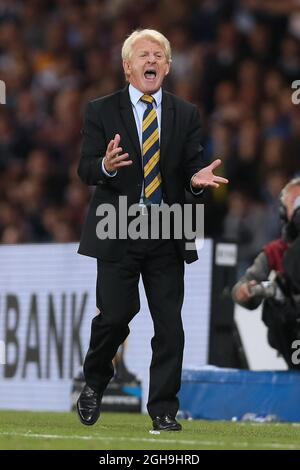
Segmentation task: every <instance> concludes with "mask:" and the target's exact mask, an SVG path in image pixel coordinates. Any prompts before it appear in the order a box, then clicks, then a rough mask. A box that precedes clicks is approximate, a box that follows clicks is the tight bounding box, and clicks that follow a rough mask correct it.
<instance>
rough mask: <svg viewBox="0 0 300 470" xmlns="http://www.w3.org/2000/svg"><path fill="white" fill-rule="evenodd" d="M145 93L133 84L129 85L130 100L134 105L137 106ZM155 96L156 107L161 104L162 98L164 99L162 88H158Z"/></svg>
mask: <svg viewBox="0 0 300 470" xmlns="http://www.w3.org/2000/svg"><path fill="white" fill-rule="evenodd" d="M143 95H144V93H143V92H141V91H140V90H138V89H137V88H135V87H134V86H133V85H131V83H130V85H129V96H130V101H131V103H132V104H133V106H136V105H137V103H138V102H139V100H140V99H141V97H142V96H143ZM152 96H153V98H154V100H155V103H156V107H157V108H158V107H159V106H160V105H161V100H162V89H161V88H160V89H159V90H157V91H156V92H155V93H153V95H152Z"/></svg>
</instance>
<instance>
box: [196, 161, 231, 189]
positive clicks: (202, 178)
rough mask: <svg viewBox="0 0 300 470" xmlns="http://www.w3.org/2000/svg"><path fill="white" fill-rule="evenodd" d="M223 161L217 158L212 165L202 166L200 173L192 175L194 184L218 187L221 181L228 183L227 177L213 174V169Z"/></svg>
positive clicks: (203, 186)
mask: <svg viewBox="0 0 300 470" xmlns="http://www.w3.org/2000/svg"><path fill="white" fill-rule="evenodd" d="M221 163H222V162H221V160H220V158H217V160H214V161H213V162H212V163H211V164H210V165H208V166H206V167H204V168H202V170H199V171H198V173H195V174H194V176H193V177H192V186H193V187H194V188H206V187H207V186H211V187H213V188H218V187H219V186H220V183H224V184H227V183H228V179H227V178H223V177H222V176H216V175H214V174H213V170H214V169H215V168H218V166H220V165H221Z"/></svg>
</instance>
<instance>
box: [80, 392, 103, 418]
mask: <svg viewBox="0 0 300 470" xmlns="http://www.w3.org/2000/svg"><path fill="white" fill-rule="evenodd" d="M101 400H102V393H97V392H94V390H92V389H91V388H90V387H89V386H88V385H85V386H84V388H83V390H82V392H81V394H80V396H79V398H78V401H77V413H78V416H79V419H80V421H81V422H82V424H86V425H87V426H91V425H92V424H95V423H96V421H97V420H98V418H99V416H100V405H101Z"/></svg>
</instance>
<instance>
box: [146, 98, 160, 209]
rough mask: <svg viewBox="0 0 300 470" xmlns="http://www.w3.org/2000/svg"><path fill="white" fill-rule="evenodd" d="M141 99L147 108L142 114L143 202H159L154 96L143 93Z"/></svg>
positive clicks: (156, 126)
mask: <svg viewBox="0 0 300 470" xmlns="http://www.w3.org/2000/svg"><path fill="white" fill-rule="evenodd" d="M141 101H143V102H144V103H146V105H147V109H146V110H145V112H144V115H143V137H142V143H143V167H144V203H145V204H146V205H149V204H160V203H161V200H162V186H161V174H160V170H159V157H160V149H159V131H158V122H157V114H156V110H155V108H154V107H153V101H154V98H153V96H151V95H143V96H142V97H141Z"/></svg>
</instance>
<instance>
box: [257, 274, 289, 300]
mask: <svg viewBox="0 0 300 470" xmlns="http://www.w3.org/2000/svg"><path fill="white" fill-rule="evenodd" d="M249 291H250V294H251V296H253V297H254V296H255V297H261V298H263V299H274V300H277V301H278V302H284V301H285V298H286V297H285V295H284V293H283V291H282V289H281V287H280V286H279V285H278V282H277V281H276V279H274V280H272V281H263V282H260V283H259V284H255V285H249Z"/></svg>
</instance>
